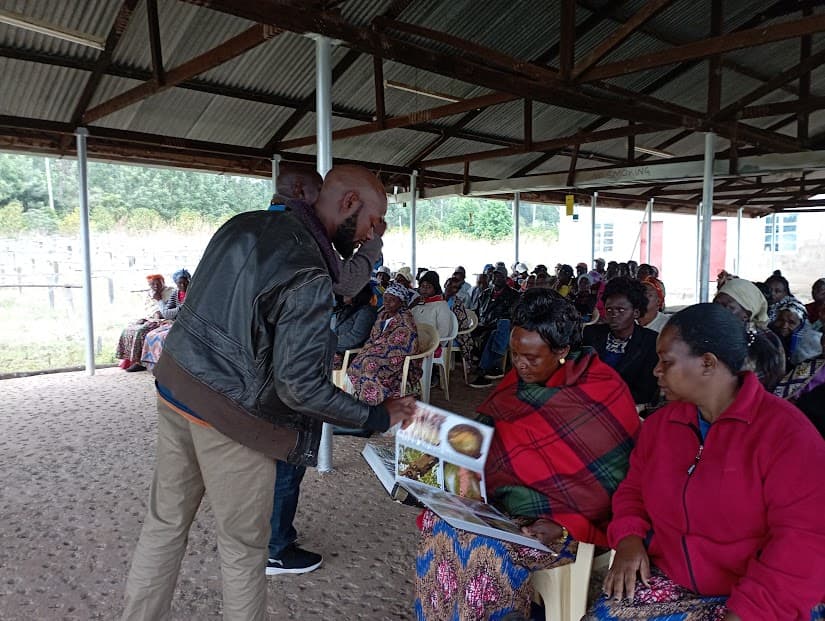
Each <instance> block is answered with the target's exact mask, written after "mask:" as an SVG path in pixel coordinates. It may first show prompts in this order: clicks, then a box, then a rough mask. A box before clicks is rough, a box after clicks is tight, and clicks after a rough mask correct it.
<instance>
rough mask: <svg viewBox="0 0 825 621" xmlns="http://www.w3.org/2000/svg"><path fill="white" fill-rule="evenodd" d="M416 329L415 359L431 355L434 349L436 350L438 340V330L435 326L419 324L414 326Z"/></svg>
mask: <svg viewBox="0 0 825 621" xmlns="http://www.w3.org/2000/svg"><path fill="white" fill-rule="evenodd" d="M416 326H417V328H418V355H417V356H416V357H422V358H423V357H424V356H425V355H428V354H432V353H433V352H434V351H435V350H436V349H438V345H439V342H440V341H439V339H438V330H436V329H435V326H431V325H430V324H428V323H419V324H416Z"/></svg>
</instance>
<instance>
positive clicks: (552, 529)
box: [521, 519, 563, 546]
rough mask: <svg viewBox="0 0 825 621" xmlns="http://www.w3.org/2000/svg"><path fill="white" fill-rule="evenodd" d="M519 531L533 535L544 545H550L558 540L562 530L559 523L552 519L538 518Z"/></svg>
mask: <svg viewBox="0 0 825 621" xmlns="http://www.w3.org/2000/svg"><path fill="white" fill-rule="evenodd" d="M521 532H523V533H524V534H525V535H529V536H530V537H535V538H536V539H538V540H539V541H541V542H542V543H543V544H544V545H546V546H550V545H551V544H553V543H557V542H558V540H559V538H560V537H561V534H562V532H563V531H562V528H561V525H560V524H557V523H556V522H554V521H553V520H545V519H538V520H536V521H535V522H533V523H532V524H530V526H524V527H523V528H522V529H521Z"/></svg>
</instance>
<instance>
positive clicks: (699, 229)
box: [693, 201, 702, 300]
mask: <svg viewBox="0 0 825 621" xmlns="http://www.w3.org/2000/svg"><path fill="white" fill-rule="evenodd" d="M701 264H702V201H699V204H698V205H697V206H696V272H695V273H696V278H695V279H694V283H693V285H694V288H693V291H694V295H695V296H696V299H697V300H698V299H699V273H700V272H701V271H702V268H701Z"/></svg>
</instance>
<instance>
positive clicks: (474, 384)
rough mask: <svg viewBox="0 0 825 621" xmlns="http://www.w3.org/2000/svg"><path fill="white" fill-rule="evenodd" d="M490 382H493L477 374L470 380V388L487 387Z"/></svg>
mask: <svg viewBox="0 0 825 621" xmlns="http://www.w3.org/2000/svg"><path fill="white" fill-rule="evenodd" d="M492 384H493V382H491V381H490V380H489V379H487V378H486V377H484V376H483V375H479V376H478V377H477V378H475V379H474V380H473V381H471V382H470V388H487V387H488V386H491V385H492Z"/></svg>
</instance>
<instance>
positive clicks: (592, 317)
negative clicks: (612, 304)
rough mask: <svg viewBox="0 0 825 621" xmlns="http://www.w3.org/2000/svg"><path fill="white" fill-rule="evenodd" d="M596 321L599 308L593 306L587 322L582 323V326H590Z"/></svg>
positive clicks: (597, 320)
mask: <svg viewBox="0 0 825 621" xmlns="http://www.w3.org/2000/svg"><path fill="white" fill-rule="evenodd" d="M598 322H599V309H598V308H596V307H595V306H594V307H593V314H592V315H590V321H588V322H587V323H584V324H582V327H584V326H592V325H593V324H595V323H598Z"/></svg>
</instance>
